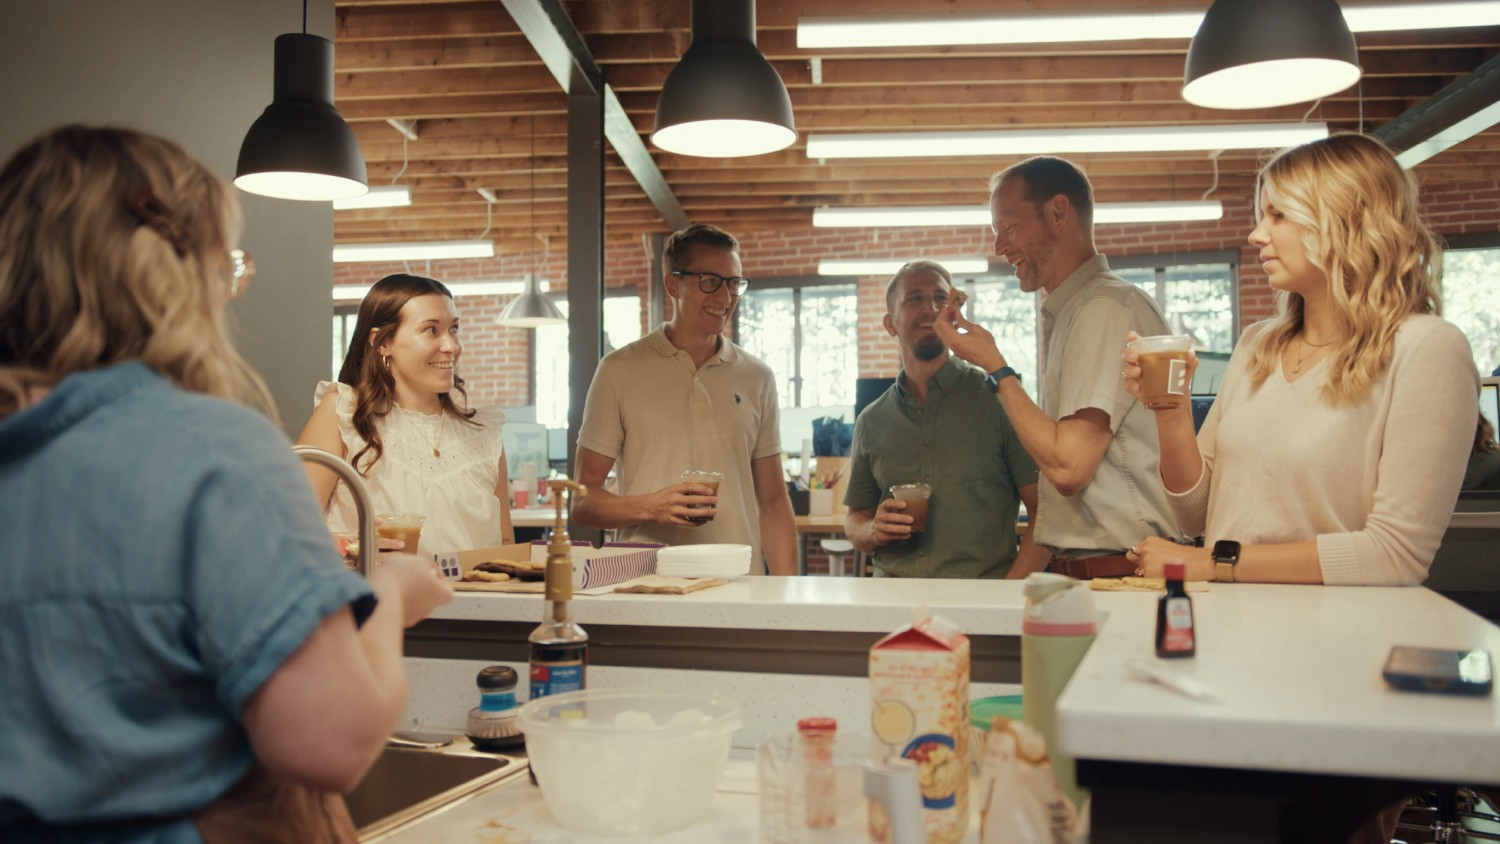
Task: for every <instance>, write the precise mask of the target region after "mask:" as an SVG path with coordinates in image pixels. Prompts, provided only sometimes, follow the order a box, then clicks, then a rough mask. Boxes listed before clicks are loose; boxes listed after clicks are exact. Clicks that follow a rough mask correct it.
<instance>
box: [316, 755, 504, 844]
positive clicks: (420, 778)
mask: <svg viewBox="0 0 1500 844" xmlns="http://www.w3.org/2000/svg"><path fill="white" fill-rule="evenodd" d="M458 742H459V744H458V746H457V747H449V748H443V749H436V750H428V749H422V750H417V749H408V748H401V747H387V748H386V749H385V750H384V751H383V752H382V753H381V754H380V756H379V758H377V759H376V760H375V764H374V765H372V766H371V767H370V772H369V773H368V774H365V778H364V779H363V780H362V781H361V782H360V784H359V785H358V786H357V787H356V788H355V789H354V791H352V792H351V793H349V794H347V795H345V797H344V801H345V802H346V803H348V805H349V814H350V815H351V816H353V818H354V826H355V827H356V828H358V830H359V838H360V840H361V841H372V840H375V839H377V838H380V837H383V836H385V835H386V834H388V833H391V832H394V831H395V830H396V829H398V828H400V827H403V826H405V825H406V824H408V823H410V822H412V821H414V820H416V819H418V818H421V817H424V816H426V815H429V814H431V813H433V812H436V811H438V810H439V809H443V808H446V807H448V806H451V805H453V804H454V803H457V802H459V801H461V800H464V799H465V798H468V797H471V796H473V795H474V794H477V793H478V792H480V791H483V790H485V789H487V788H489V787H491V786H494V785H498V784H499V783H501V782H504V781H507V780H510V779H513V778H516V777H524V776H525V775H526V763H525V761H524V760H523V759H514V758H511V757H507V756H498V755H494V754H488V753H478V752H475V751H472V750H469V749H468V747H467V742H466V741H465V740H464V739H462V738H460V739H459V740H458Z"/></svg>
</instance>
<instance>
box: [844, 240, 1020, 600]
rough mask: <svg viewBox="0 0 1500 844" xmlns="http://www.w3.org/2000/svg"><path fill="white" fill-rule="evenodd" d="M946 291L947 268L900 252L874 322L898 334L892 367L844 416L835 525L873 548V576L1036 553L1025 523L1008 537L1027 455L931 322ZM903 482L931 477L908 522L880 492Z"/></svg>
mask: <svg viewBox="0 0 1500 844" xmlns="http://www.w3.org/2000/svg"><path fill="white" fill-rule="evenodd" d="M952 291H953V278H952V276H951V275H949V273H948V271H947V270H946V269H944V268H943V267H942V266H941V265H940V264H937V263H934V262H932V261H913V262H911V263H909V264H907V265H906V266H904V267H902V268H901V269H900V270H897V271H896V275H895V276H894V277H893V278H892V279H891V281H890V283H889V284H888V285H887V287H886V297H885V301H886V315H885V319H884V325H885V330H886V331H887V332H888V333H889V334H890V335H891V336H893V337H895V338H896V339H897V341H898V342H899V343H900V344H901V374H900V376H899V377H898V378H897V379H896V383H895V384H893V385H892V386H891V388H890V389H889V390H887V391H886V392H885V393H884V394H883V395H881V396H880V398H878V399H876V400H875V401H873V402H871V403H870V405H869V407H867V408H865V410H864V412H863V413H861V414H860V415H859V419H858V420H856V421H855V424H854V445H853V448H852V450H851V458H852V459H851V460H850V468H849V472H850V474H849V487H848V491H847V493H846V494H845V496H844V503H845V504H846V505H848V507H849V513H848V515H847V516H845V518H844V533H845V534H846V535H847V536H848V537H849V539H850V541H851V542H853V543H854V545H855V547H857V548H859V549H860V550H861V551H864V552H866V553H870V552H873V553H874V555H875V573H876V575H877V576H886V577H993V578H1000V577H1005V576H1007V575H1012V574H1013V575H1014V576H1018V577H1019V576H1024V575H1025V574H1027V573H1029V572H1031V571H1040V570H1041V569H1042V568H1043V567H1045V565H1046V561H1047V557H1046V554H1045V553H1044V552H1042V551H1040V550H1039V549H1038V548H1036V546H1034V545H1033V544H1032V542H1031V538H1030V536H1029V535H1028V536H1025V537H1023V538H1022V540H1021V543H1020V548H1019V552H1018V550H1017V543H1016V515H1017V513H1018V508H1019V505H1020V504H1022V503H1025V505H1026V510H1027V512H1028V513H1035V512H1036V489H1037V487H1036V485H1037V469H1036V464H1035V463H1033V462H1032V460H1031V457H1030V456H1029V455H1027V453H1026V450H1025V449H1024V448H1022V446H1021V442H1020V440H1019V439H1018V438H1017V437H1016V432H1015V430H1014V429H1013V428H1011V425H1010V420H1008V419H1007V418H1006V417H1005V411H1004V410H1003V409H1002V408H1001V407H1000V403H999V402H998V401H997V400H996V399H995V392H994V388H993V386H992V385H991V384H990V383H989V382H988V381H987V379H986V377H985V374H984V373H983V372H981V371H980V370H979V369H977V368H975V367H973V366H970V365H969V364H966V363H963V362H962V361H959V360H957V359H955V358H954V357H953V356H952V354H951V353H950V352H949V351H948V347H947V346H946V345H944V344H943V341H942V340H941V339H939V338H938V336H937V334H936V332H934V331H933V329H932V324H933V322H934V321H935V320H936V319H937V315H938V312H939V311H941V310H942V309H943V306H944V305H946V304H947V303H948V297H949V294H950V293H952ZM910 483H926V484H928V485H929V486H931V487H932V498H931V499H930V503H929V510H928V514H927V529H926V530H925V531H923V532H921V533H917V534H913V533H912V531H911V525H912V521H913V519H912V517H911V516H909V515H907V514H906V513H904V512H903V511H904V509H905V504H904V503H903V502H900V501H896V500H894V499H891V498H890V497H889V495H888V490H889V488H890V487H891V486H893V485H897V484H910ZM1028 533H1029V532H1028ZM1017 560H1020V564H1019V565H1016V564H1015V563H1016V561H1017Z"/></svg>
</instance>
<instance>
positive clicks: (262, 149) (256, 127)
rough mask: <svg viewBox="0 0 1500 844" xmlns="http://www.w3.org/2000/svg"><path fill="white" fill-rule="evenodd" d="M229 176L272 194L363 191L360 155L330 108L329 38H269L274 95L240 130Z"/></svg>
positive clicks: (313, 196) (326, 196)
mask: <svg viewBox="0 0 1500 844" xmlns="http://www.w3.org/2000/svg"><path fill="white" fill-rule="evenodd" d="M234 183H235V185H236V186H237V187H239V188H241V189H242V190H246V191H249V192H250V193H258V194H261V195H263V196H273V197H277V198H278V199H303V200H321V201H324V202H327V201H329V200H333V199H348V198H350V197H355V196H361V195H363V194H364V193H366V192H367V191H368V190H369V187H368V186H367V185H368V179H367V178H366V176H365V157H364V155H363V154H361V153H360V151H359V141H357V140H356V139H355V137H354V132H353V131H351V130H350V129H349V124H347V123H345V122H344V118H343V117H342V116H340V115H339V113H338V110H337V109H335V108H334V107H333V42H332V41H329V40H328V39H326V38H319V37H318V36H316V35H307V34H304V33H288V34H286V35H279V36H277V37H276V69H275V85H274V96H273V98H272V100H271V104H270V105H269V106H266V110H265V111H263V112H261V115H260V117H258V118H256V120H255V122H254V123H253V124H251V126H250V131H249V132H246V133H245V141H244V143H243V144H241V145H240V160H239V165H238V166H237V167H235V175H234Z"/></svg>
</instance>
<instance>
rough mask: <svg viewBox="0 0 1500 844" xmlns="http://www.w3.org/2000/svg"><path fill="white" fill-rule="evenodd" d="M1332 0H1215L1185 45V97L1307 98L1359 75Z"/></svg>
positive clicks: (1226, 101) (1216, 101)
mask: <svg viewBox="0 0 1500 844" xmlns="http://www.w3.org/2000/svg"><path fill="white" fill-rule="evenodd" d="M1359 75H1360V68H1359V50H1358V49H1357V48H1356V47H1355V44H1354V34H1353V33H1351V32H1350V31H1349V24H1348V23H1346V22H1345V21H1344V13H1343V12H1342V11H1340V9H1339V4H1338V3H1337V2H1336V0H1214V4H1213V5H1212V6H1210V7H1209V9H1208V14H1206V15H1204V17H1203V23H1202V24H1201V25H1200V26H1199V27H1198V34H1197V35H1195V36H1193V43H1192V44H1191V45H1190V46H1189V47H1188V55H1187V71H1186V73H1185V74H1184V76H1183V86H1182V97H1183V99H1185V100H1187V101H1188V102H1190V103H1192V104H1193V105H1196V106H1203V107H1205V108H1227V109H1246V108H1272V107H1275V106H1283V105H1290V104H1292V103H1301V102H1308V101H1311V100H1316V99H1319V98H1321V97H1326V96H1328V95H1330V94H1335V93H1337V92H1339V91H1342V90H1344V89H1346V88H1348V87H1349V86H1351V85H1353V84H1354V83H1356V82H1358V81H1359Z"/></svg>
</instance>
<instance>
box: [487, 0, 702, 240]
mask: <svg viewBox="0 0 1500 844" xmlns="http://www.w3.org/2000/svg"><path fill="white" fill-rule="evenodd" d="M501 2H502V3H504V4H505V9H506V11H508V12H510V15H511V17H512V18H513V19H514V20H515V22H516V25H517V26H519V27H520V28H521V32H522V33H524V34H525V35H526V39H527V40H528V41H530V42H531V46H532V47H534V48H535V49H536V52H537V55H538V56H541V58H542V62H543V63H544V64H545V65H547V69H548V70H550V71H551V72H552V75H553V76H554V77H556V79H557V83H558V84H559V85H561V86H562V89H563V91H565V92H568V93H572V92H573V91H574V90H575V89H576V88H577V87H578V86H580V85H587V86H588V87H587V91H588V92H596V91H599V90H600V89H601V88H602V89H603V92H604V137H605V138H606V139H607V140H608V141H609V144H610V146H611V147H613V148H614V150H615V153H616V154H617V155H619V156H620V160H621V161H622V162H624V164H625V169H627V170H629V171H630V174H631V175H632V176H634V177H635V180H636V182H638V183H639V184H640V186H641V190H643V191H645V193H646V196H647V198H649V199H650V200H651V204H652V205H655V206H656V210H657V211H660V212H661V216H662V219H664V220H666V222H667V225H669V226H671V227H672V228H674V229H680V228H682V227H684V226H686V225H687V224H688V222H689V220H688V216H687V213H686V212H685V211H683V210H682V203H680V202H678V201H677V196H676V195H675V194H673V193H672V187H671V185H669V184H667V180H666V177H664V176H663V175H662V174H661V170H659V169H657V167H656V162H655V161H653V160H652V159H651V153H650V152H648V151H647V150H646V145H645V143H643V142H642V141H641V136H640V135H639V134H637V133H636V129H635V125H634V124H632V123H631V122H630V117H629V116H628V115H626V114H625V108H624V107H623V106H621V105H620V100H619V99H618V98H617V97H615V92H614V91H612V90H610V87H609V86H608V85H604V84H603V82H602V80H603V73H602V72H601V71H600V70H599V66H598V65H597V64H595V63H594V57H593V56H592V55H591V54H590V53H589V49H588V46H587V45H585V44H584V43H583V36H582V35H579V34H578V30H577V28H575V27H574V26H573V22H572V21H571V20H570V19H569V18H568V13H567V12H566V11H565V10H564V9H563V7H562V3H561V2H560V0H501Z"/></svg>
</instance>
